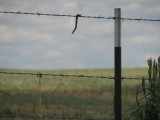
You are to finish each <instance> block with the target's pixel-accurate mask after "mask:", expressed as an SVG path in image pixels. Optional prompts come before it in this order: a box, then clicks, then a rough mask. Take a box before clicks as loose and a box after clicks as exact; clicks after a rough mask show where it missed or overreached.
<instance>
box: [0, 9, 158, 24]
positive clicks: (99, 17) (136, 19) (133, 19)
mask: <svg viewBox="0 0 160 120" xmlns="http://www.w3.org/2000/svg"><path fill="white" fill-rule="evenodd" d="M0 13H5V14H7V13H10V14H25V15H38V16H41V15H44V16H57V17H60V16H61V17H77V15H65V14H48V13H39V12H37V13H29V12H21V11H20V10H19V11H18V12H12V11H0ZM78 17H84V18H95V19H115V17H102V16H84V15H80V16H78ZM120 19H121V20H123V21H124V20H130V21H138V22H139V21H155V22H156V21H157V22H160V19H145V18H143V19H142V18H123V17H121V18H120Z"/></svg>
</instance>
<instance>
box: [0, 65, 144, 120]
mask: <svg viewBox="0 0 160 120" xmlns="http://www.w3.org/2000/svg"><path fill="white" fill-rule="evenodd" d="M0 71H10V72H27V73H37V72H41V73H52V74H60V73H61V74H69V75H70V74H72V75H96V76H113V75H114V70H113V69H84V70H0ZM144 75H147V68H126V69H123V70H122V76H124V77H142V76H144ZM38 83H39V78H38V77H37V76H31V75H8V74H0V114H11V113H12V114H18V115H19V114H30V115H34V113H35V114H36V115H39V112H38V104H39V103H38V101H39V92H40V91H39V85H38ZM140 84H141V81H140V80H123V81H122V92H123V93H122V105H123V108H122V110H123V111H122V116H123V119H127V117H128V114H129V113H128V110H129V109H130V107H131V105H132V104H133V103H134V102H135V93H136V88H137V86H139V85H140ZM41 94H42V95H41V96H42V115H56V116H64V114H65V116H69V117H75V116H76V117H77V116H81V117H82V118H114V114H113V111H114V110H113V108H114V107H113V97H114V80H109V79H102V78H99V79H97V78H76V77H52V76H42V79H41ZM34 102H35V105H34Z"/></svg>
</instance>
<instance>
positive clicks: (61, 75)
mask: <svg viewBox="0 0 160 120" xmlns="http://www.w3.org/2000/svg"><path fill="white" fill-rule="evenodd" d="M0 74H17V75H36V76H57V77H58V76H59V77H83V78H106V79H116V78H115V77H112V76H93V75H67V74H62V73H60V74H47V73H20V72H0ZM117 79H118V78H117ZM121 79H122V80H125V79H130V80H142V78H134V77H133V78H132V77H121ZM145 80H147V79H145Z"/></svg>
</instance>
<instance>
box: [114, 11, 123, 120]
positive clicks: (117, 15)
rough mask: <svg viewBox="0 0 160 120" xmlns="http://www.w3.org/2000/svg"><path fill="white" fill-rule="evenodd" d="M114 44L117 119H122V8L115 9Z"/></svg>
mask: <svg viewBox="0 0 160 120" xmlns="http://www.w3.org/2000/svg"><path fill="white" fill-rule="evenodd" d="M114 46H115V53H114V54H115V58H114V61H115V66H114V67H115V68H114V69H115V96H114V114H115V120H121V9H120V8H115V9H114Z"/></svg>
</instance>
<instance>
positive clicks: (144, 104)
mask: <svg viewBox="0 0 160 120" xmlns="http://www.w3.org/2000/svg"><path fill="white" fill-rule="evenodd" d="M148 67H149V68H148V79H147V80H146V79H145V78H142V84H141V87H140V88H137V92H136V103H135V105H134V107H133V108H132V109H131V110H132V114H131V115H130V117H129V119H131V120H160V57H159V58H158V61H157V62H156V61H155V60H152V59H151V58H150V59H149V60H148Z"/></svg>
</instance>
